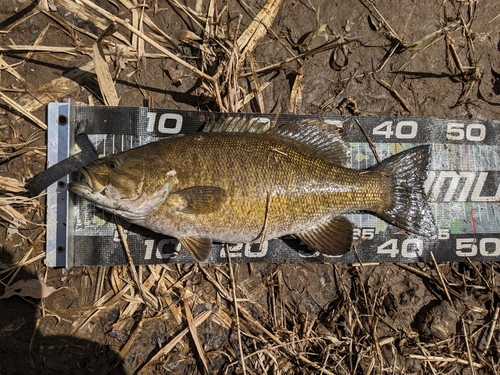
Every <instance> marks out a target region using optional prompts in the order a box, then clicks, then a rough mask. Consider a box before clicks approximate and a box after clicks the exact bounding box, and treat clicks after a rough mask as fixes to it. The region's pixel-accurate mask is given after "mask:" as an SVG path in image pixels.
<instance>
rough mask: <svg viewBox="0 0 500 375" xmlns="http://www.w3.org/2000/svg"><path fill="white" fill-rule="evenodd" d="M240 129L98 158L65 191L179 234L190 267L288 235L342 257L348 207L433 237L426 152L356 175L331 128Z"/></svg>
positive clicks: (315, 123)
mask: <svg viewBox="0 0 500 375" xmlns="http://www.w3.org/2000/svg"><path fill="white" fill-rule="evenodd" d="M222 121H223V120H222ZM240 123H241V125H242V126H241V128H242V129H244V130H246V131H245V132H239V131H238V130H237V129H236V132H227V131H212V132H204V133H193V134H186V135H183V136H177V137H171V138H166V139H163V140H160V141H157V142H153V143H149V144H147V145H144V146H140V147H137V148H134V149H131V150H128V151H125V152H122V153H119V154H116V155H113V156H110V157H106V158H102V159H99V160H97V161H95V162H93V163H91V164H90V165H88V166H86V167H84V168H82V169H81V170H80V172H81V174H82V175H83V176H84V177H85V180H84V181H82V182H72V183H71V184H70V189H71V190H72V191H73V192H74V193H76V194H78V195H80V196H81V197H83V198H86V199H87V200H89V201H90V202H92V203H93V204H95V205H96V206H98V207H100V208H102V209H104V210H106V211H109V212H111V213H114V214H116V215H118V216H120V217H123V218H125V219H126V220H128V221H129V222H131V223H134V224H137V225H140V226H143V227H145V228H148V229H151V230H153V231H155V232H158V233H162V234H165V235H168V236H172V237H175V238H177V239H178V240H179V241H180V242H181V244H182V245H183V246H184V248H185V249H187V251H188V252H189V253H190V254H191V255H192V256H193V258H194V259H195V260H197V261H205V260H207V258H208V257H209V255H210V251H211V248H212V241H215V242H223V243H252V242H260V241H263V240H270V239H273V238H277V237H282V236H285V235H294V236H296V237H298V238H300V239H301V240H303V241H304V242H305V243H306V244H307V245H308V246H309V247H311V248H313V249H315V250H318V251H320V252H322V253H324V254H328V255H341V254H343V253H346V252H348V251H349V250H350V249H351V246H352V242H353V230H354V225H353V224H352V223H351V222H350V221H349V220H348V219H346V218H345V217H344V216H342V214H343V213H348V212H355V211H369V212H371V213H374V214H375V215H377V216H379V217H381V218H382V219H384V220H385V221H387V222H388V223H390V224H393V225H395V226H398V227H400V228H403V229H405V230H407V231H410V232H413V233H416V234H420V235H425V236H432V235H435V234H436V225H435V222H434V218H433V216H432V213H431V211H430V209H429V206H428V204H427V201H426V197H425V194H424V189H423V183H424V181H425V178H426V175H427V169H428V165H429V159H430V146H419V147H415V148H412V149H410V150H406V151H404V152H401V153H399V154H396V155H393V156H391V157H389V158H387V159H385V160H383V161H382V162H381V163H380V164H378V165H376V166H374V167H372V168H369V169H366V170H354V169H350V168H347V167H345V164H346V162H347V160H348V155H347V154H348V150H349V147H348V145H347V143H346V142H345V140H344V136H343V133H342V130H341V129H339V128H337V127H336V126H334V125H330V124H327V123H324V122H322V121H320V120H303V121H299V122H295V123H292V124H289V125H285V126H281V127H279V128H275V129H271V130H269V131H265V132H262V131H261V130H258V131H256V132H251V130H252V126H251V124H250V125H249V124H248V122H246V121H240ZM216 125H217V124H216ZM219 128H220V127H219ZM233 130H235V129H233ZM248 130H250V131H248Z"/></svg>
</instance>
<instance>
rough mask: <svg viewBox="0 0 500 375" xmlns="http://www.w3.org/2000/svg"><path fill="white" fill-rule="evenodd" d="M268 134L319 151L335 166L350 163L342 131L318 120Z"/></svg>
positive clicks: (281, 127) (289, 125)
mask: <svg viewBox="0 0 500 375" xmlns="http://www.w3.org/2000/svg"><path fill="white" fill-rule="evenodd" d="M268 134H276V135H279V136H282V137H286V138H291V139H294V140H296V141H298V142H301V143H304V144H307V145H308V146H310V147H312V148H314V149H316V150H318V151H320V152H321V153H322V154H323V155H324V156H326V157H327V159H328V160H329V161H330V162H331V163H333V164H336V165H341V166H346V165H347V164H348V162H349V161H350V159H349V154H350V152H349V150H350V148H349V144H348V143H347V141H346V139H345V133H344V131H343V130H342V128H339V127H338V126H337V125H333V124H329V123H326V122H324V121H321V120H318V119H306V120H300V121H297V122H293V123H291V124H287V125H284V126H280V127H278V128H275V129H271V130H270V131H269V132H268Z"/></svg>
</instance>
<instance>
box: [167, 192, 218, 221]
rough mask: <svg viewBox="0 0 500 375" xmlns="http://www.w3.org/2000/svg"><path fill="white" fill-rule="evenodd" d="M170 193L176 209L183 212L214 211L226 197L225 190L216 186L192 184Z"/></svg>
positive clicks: (204, 212)
mask: <svg viewBox="0 0 500 375" xmlns="http://www.w3.org/2000/svg"><path fill="white" fill-rule="evenodd" d="M170 195H171V198H170V199H171V200H174V201H175V204H176V205H177V211H181V212H183V213H185V214H207V213H210V212H215V211H217V210H218V209H219V208H220V207H221V206H222V204H223V203H224V202H225V201H226V199H227V193H226V191H225V190H224V189H221V188H220V187H217V186H193V187H190V188H187V189H183V190H179V191H176V192H173V193H171V194H170Z"/></svg>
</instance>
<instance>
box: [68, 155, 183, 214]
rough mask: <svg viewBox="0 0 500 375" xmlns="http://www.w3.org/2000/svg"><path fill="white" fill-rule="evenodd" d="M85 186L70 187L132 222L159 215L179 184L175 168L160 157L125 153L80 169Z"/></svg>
mask: <svg viewBox="0 0 500 375" xmlns="http://www.w3.org/2000/svg"><path fill="white" fill-rule="evenodd" d="M80 173H81V174H82V176H83V177H84V179H83V180H82V181H81V182H72V183H70V185H69V188H70V190H71V191H73V192H74V193H75V194H77V195H79V196H81V197H83V198H85V199H87V200H89V201H91V202H92V203H94V204H95V205H96V206H98V207H100V208H102V209H104V210H107V211H110V212H112V213H114V214H116V215H118V216H122V217H124V218H125V219H128V220H130V221H132V222H135V221H140V220H141V219H144V218H146V217H148V216H150V215H151V214H152V213H153V212H154V211H156V210H157V209H158V208H159V206H160V205H161V204H162V203H163V201H164V200H165V199H166V197H167V195H168V193H169V192H170V191H172V189H173V188H174V187H175V186H176V184H177V183H178V180H177V177H176V175H177V173H176V171H175V170H174V169H173V167H172V166H171V165H170V164H169V163H168V162H167V161H165V160H163V159H162V158H161V157H160V156H158V155H155V154H150V155H144V154H138V153H133V152H131V153H127V152H125V153H122V154H118V155H114V156H110V157H106V158H102V159H98V160H96V161H94V162H92V163H91V164H89V165H87V166H86V167H83V168H81V169H80Z"/></svg>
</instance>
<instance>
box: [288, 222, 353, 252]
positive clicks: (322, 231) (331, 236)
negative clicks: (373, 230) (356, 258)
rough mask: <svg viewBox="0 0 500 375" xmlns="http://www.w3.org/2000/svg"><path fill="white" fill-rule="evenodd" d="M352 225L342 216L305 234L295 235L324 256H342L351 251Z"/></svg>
mask: <svg viewBox="0 0 500 375" xmlns="http://www.w3.org/2000/svg"><path fill="white" fill-rule="evenodd" d="M353 230H354V224H353V223H351V222H350V221H349V220H347V219H346V218H345V217H343V216H335V217H334V218H332V219H331V220H330V221H328V222H326V223H324V224H321V225H318V226H316V227H313V228H312V229H309V230H308V231H305V232H300V233H296V235H297V236H298V237H299V238H300V239H301V240H302V241H304V242H305V243H306V244H307V245H308V246H309V247H311V248H312V249H314V250H317V251H319V252H320V253H323V254H326V255H342V254H345V253H347V252H348V251H349V250H351V245H352V237H353Z"/></svg>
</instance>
